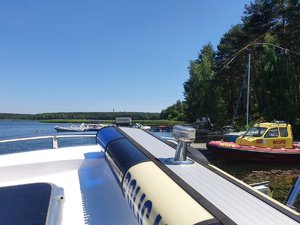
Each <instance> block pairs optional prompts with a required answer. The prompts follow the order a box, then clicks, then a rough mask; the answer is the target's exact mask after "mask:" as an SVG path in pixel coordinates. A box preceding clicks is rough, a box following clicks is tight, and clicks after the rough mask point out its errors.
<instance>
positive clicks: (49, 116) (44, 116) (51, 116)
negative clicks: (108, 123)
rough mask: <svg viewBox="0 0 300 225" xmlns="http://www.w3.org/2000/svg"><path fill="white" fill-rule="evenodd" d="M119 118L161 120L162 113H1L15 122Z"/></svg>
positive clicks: (3, 117)
mask: <svg viewBox="0 0 300 225" xmlns="http://www.w3.org/2000/svg"><path fill="white" fill-rule="evenodd" d="M118 116H131V117H132V119H134V120H159V119H160V113H149V112H59V113H40V114H14V113H0V119H13V120H18V119H19V120H75V119H76V120H114V119H115V118H116V117H118Z"/></svg>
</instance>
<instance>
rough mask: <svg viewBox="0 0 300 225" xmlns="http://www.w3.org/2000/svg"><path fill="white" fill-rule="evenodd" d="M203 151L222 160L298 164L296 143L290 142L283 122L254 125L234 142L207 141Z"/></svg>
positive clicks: (299, 155) (299, 154)
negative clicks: (205, 148)
mask: <svg viewBox="0 0 300 225" xmlns="http://www.w3.org/2000/svg"><path fill="white" fill-rule="evenodd" d="M206 146H207V149H208V150H210V151H212V152H214V153H217V154H220V155H223V156H224V157H226V158H230V159H238V160H248V161H262V162H266V161H268V162H296V161H300V142H293V134H292V128H291V125H290V124H287V123H285V122H274V123H258V124H256V125H254V126H253V127H252V128H250V129H249V130H248V131H247V132H246V133H245V134H244V135H243V136H241V137H239V138H237V140H236V142H235V143H234V142H223V141H211V142H209V143H207V145H206Z"/></svg>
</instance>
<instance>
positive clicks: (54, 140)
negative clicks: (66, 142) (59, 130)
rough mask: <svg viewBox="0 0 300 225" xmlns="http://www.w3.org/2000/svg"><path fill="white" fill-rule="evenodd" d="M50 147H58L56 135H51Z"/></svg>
mask: <svg viewBox="0 0 300 225" xmlns="http://www.w3.org/2000/svg"><path fill="white" fill-rule="evenodd" d="M52 148H53V149H57V148H58V141H57V136H52Z"/></svg>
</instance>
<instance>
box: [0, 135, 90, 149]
mask: <svg viewBox="0 0 300 225" xmlns="http://www.w3.org/2000/svg"><path fill="white" fill-rule="evenodd" d="M73 137H96V135H95V134H77V135H72V134H69V135H68V134H65V135H47V136H37V137H27V138H13V139H7V140H0V143H9V142H17V141H30V140H39V139H52V148H53V149H57V148H58V138H73Z"/></svg>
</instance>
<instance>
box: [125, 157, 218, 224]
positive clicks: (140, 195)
mask: <svg viewBox="0 0 300 225" xmlns="http://www.w3.org/2000/svg"><path fill="white" fill-rule="evenodd" d="M123 191H124V196H125V198H126V199H127V201H128V204H129V206H130V207H131V209H132V210H133V213H134V215H135V216H136V217H137V219H138V221H139V223H140V224H151V225H152V224H153V225H154V224H172V225H183V224H196V223H199V222H202V221H207V220H211V219H214V217H213V216H212V215H211V214H210V213H209V212H207V211H206V210H205V209H204V208H203V207H202V206H201V205H199V204H198V203H197V202H196V201H195V200H194V199H193V198H192V197H191V196H190V195H189V194H187V193H186V192H185V191H184V190H183V189H182V188H181V187H179V186H178V185H177V184H176V183H175V182H174V181H173V180H172V179H171V178H170V177H169V176H167V175H166V174H165V173H164V172H163V171H161V169H159V168H158V167H157V166H156V165H155V164H154V163H153V162H144V163H139V164H137V165H135V166H133V167H131V168H130V169H129V171H127V173H126V175H125V177H124V181H123Z"/></svg>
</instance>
